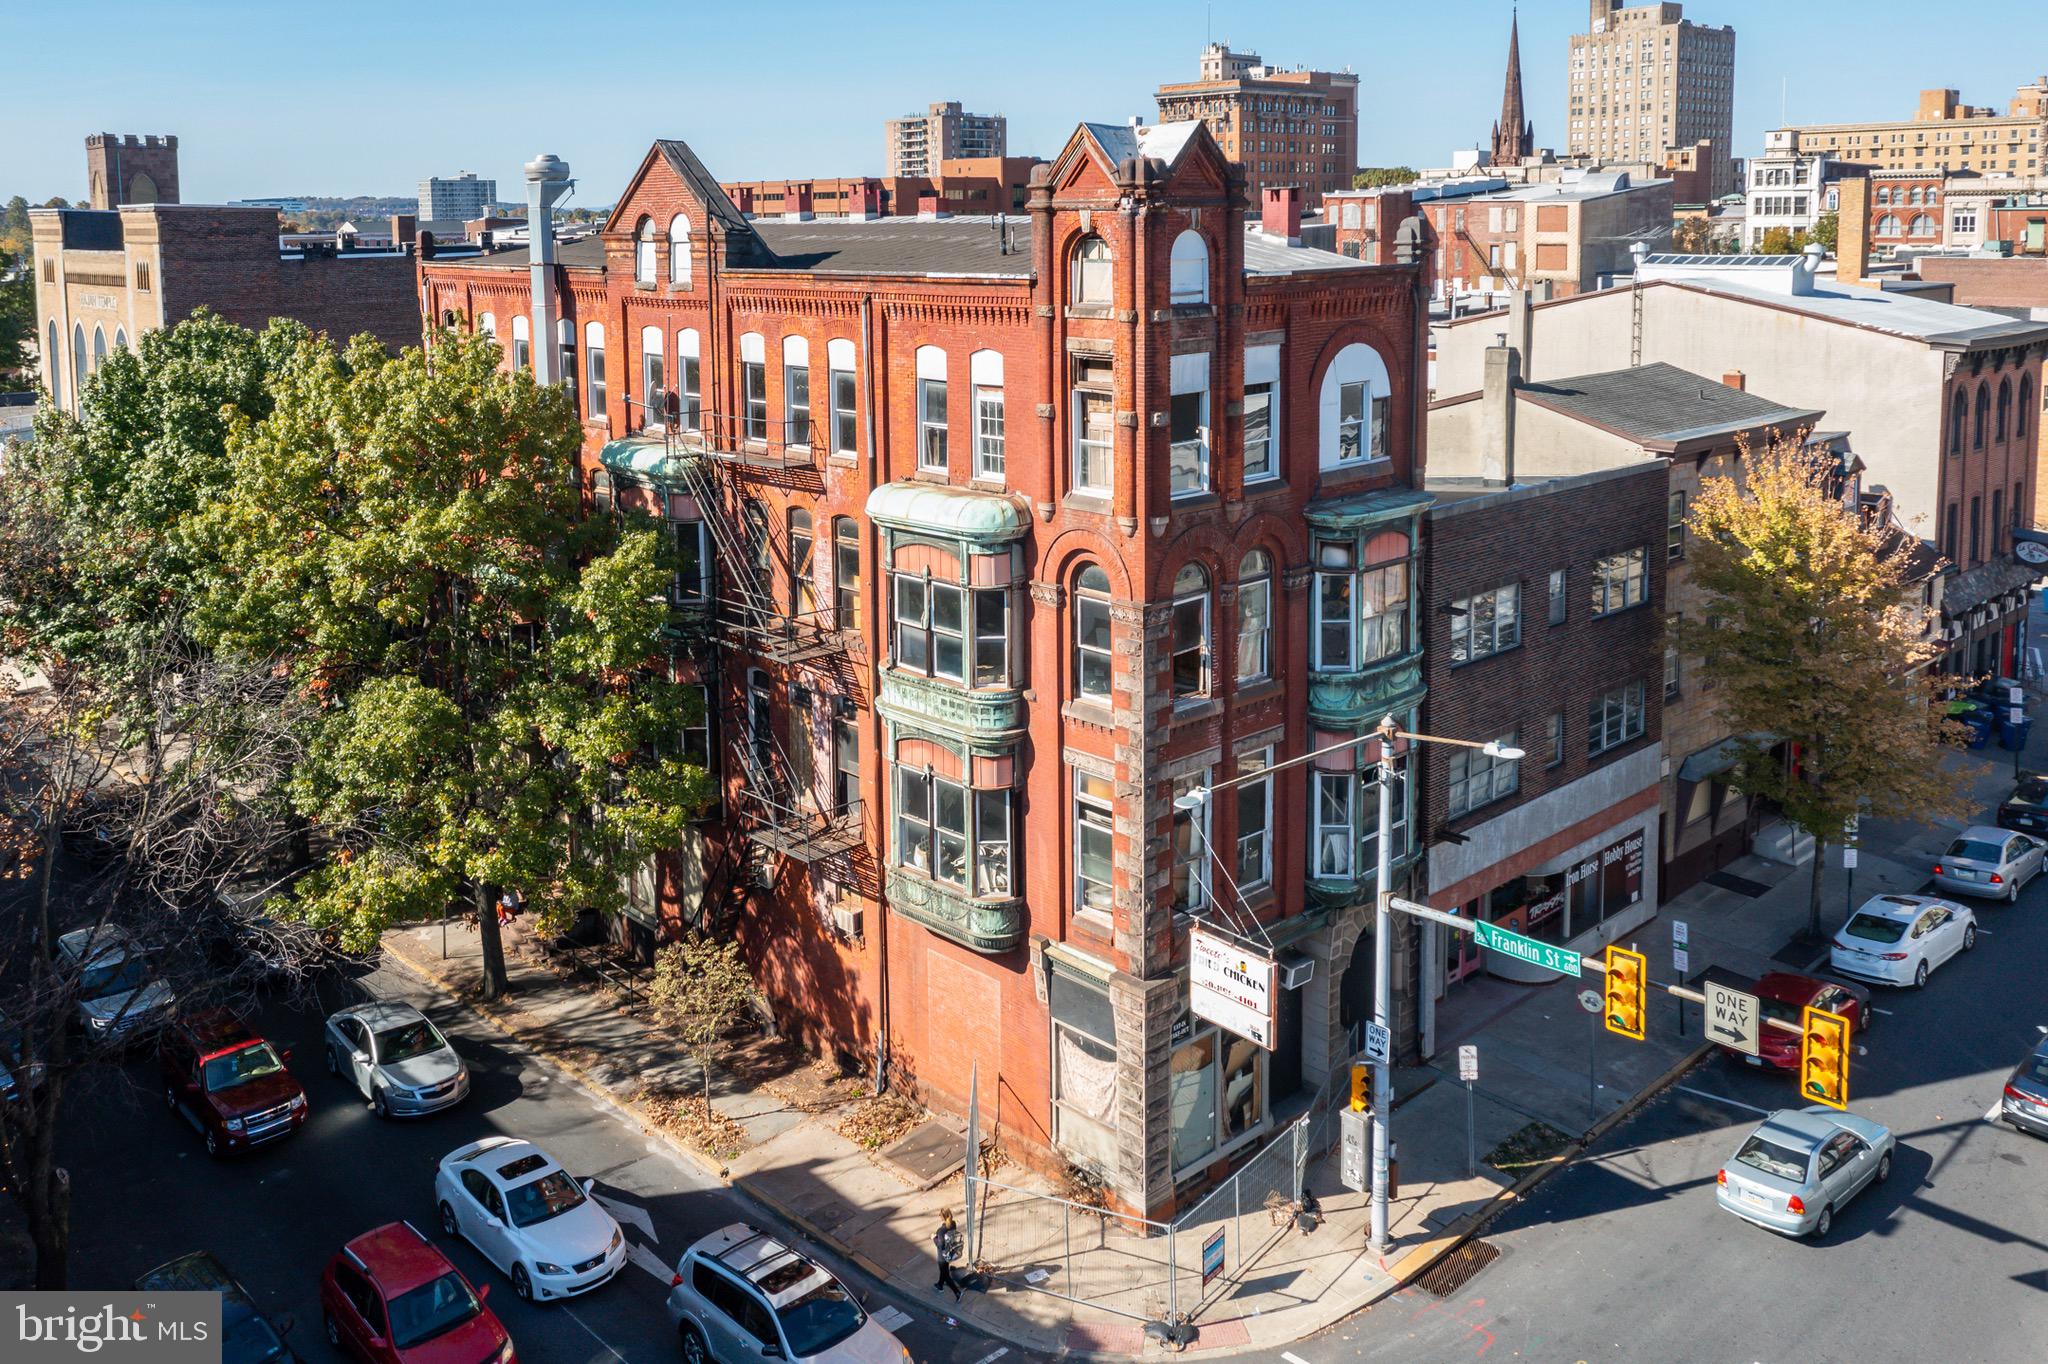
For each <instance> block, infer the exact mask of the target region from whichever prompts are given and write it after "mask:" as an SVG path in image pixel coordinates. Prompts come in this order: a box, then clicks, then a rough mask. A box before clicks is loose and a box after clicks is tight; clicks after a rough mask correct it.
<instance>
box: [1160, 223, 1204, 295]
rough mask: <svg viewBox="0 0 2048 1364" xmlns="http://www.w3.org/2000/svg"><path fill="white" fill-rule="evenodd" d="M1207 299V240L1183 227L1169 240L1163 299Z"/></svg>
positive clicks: (1194, 231)
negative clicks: (1170, 245) (1165, 292)
mask: <svg viewBox="0 0 2048 1364" xmlns="http://www.w3.org/2000/svg"><path fill="white" fill-rule="evenodd" d="M1208 301H1209V243H1208V242H1207V241H1205V240H1204V239H1203V237H1202V234H1201V233H1199V232H1197V231H1196V230H1195V229H1193V228H1187V229H1186V230H1184V231H1183V232H1182V233H1181V234H1180V235H1179V236H1178V237H1175V238H1174V239H1173V249H1172V251H1171V252H1170V253H1169V254H1168V256H1167V302H1168V303H1172V304H1196V303H1207V302H1208Z"/></svg>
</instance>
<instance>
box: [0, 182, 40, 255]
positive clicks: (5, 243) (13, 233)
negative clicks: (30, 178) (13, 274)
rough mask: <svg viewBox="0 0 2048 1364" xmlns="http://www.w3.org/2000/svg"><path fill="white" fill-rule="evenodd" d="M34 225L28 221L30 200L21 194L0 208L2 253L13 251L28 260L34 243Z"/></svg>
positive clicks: (0, 247)
mask: <svg viewBox="0 0 2048 1364" xmlns="http://www.w3.org/2000/svg"><path fill="white" fill-rule="evenodd" d="M34 240H35V229H34V225H33V224H32V223H30V222H29V220H28V200H26V199H24V198H22V197H21V196H20V195H19V194H17V195H15V196H14V197H13V198H11V199H9V200H8V201H7V205H6V207H4V208H0V251H12V252H13V253H14V254H15V255H17V256H21V257H23V258H26V257H27V256H28V254H29V247H30V246H31V245H32V244H33V243H34Z"/></svg>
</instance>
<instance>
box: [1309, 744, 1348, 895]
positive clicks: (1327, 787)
mask: <svg viewBox="0 0 2048 1364" xmlns="http://www.w3.org/2000/svg"><path fill="white" fill-rule="evenodd" d="M1326 814H1327V815H1332V816H1341V819H1340V818H1326V817H1325V816H1326ZM1308 815H1309V841H1308V846H1309V872H1308V874H1309V875H1310V876H1311V877H1314V878H1315V879H1317V880H1320V881H1348V880H1351V879H1352V878H1353V877H1355V876H1356V875H1357V871H1356V868H1357V866H1358V774H1357V773H1356V772H1353V771H1350V770H1348V769H1347V770H1345V771H1342V772H1325V771H1323V770H1321V769H1320V768H1318V769H1314V770H1312V771H1311V772H1310V774H1309V783H1308Z"/></svg>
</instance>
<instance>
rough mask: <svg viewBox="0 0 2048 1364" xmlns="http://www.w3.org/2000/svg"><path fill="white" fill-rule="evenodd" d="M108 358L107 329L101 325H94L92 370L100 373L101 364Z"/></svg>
mask: <svg viewBox="0 0 2048 1364" xmlns="http://www.w3.org/2000/svg"><path fill="white" fill-rule="evenodd" d="M106 359H107V333H106V330H105V329H104V328H101V327H94V328H93V329H92V372H93V373H94V374H98V373H99V372H100V366H101V365H102V364H104V363H106Z"/></svg>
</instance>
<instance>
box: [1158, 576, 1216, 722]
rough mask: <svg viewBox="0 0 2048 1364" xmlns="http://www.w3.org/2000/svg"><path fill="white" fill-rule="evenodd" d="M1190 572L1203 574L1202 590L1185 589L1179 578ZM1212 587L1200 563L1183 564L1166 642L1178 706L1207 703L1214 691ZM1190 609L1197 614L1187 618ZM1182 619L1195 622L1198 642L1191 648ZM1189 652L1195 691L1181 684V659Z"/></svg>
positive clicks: (1175, 589) (1175, 586)
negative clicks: (1193, 665)
mask: <svg viewBox="0 0 2048 1364" xmlns="http://www.w3.org/2000/svg"><path fill="white" fill-rule="evenodd" d="M1189 569H1193V570H1194V571H1195V572H1196V573H1199V574H1201V576H1202V585H1201V587H1200V588H1199V589H1196V588H1193V587H1187V588H1183V587H1182V586H1181V583H1180V577H1181V575H1182V574H1185V573H1186V572H1187V571H1188V570H1189ZM1211 588H1212V584H1211V583H1210V581H1209V574H1208V571H1207V570H1206V569H1203V568H1202V567H1201V566H1200V565H1198V564H1186V565H1183V566H1182V567H1181V569H1180V572H1179V573H1176V574H1175V575H1174V595H1173V618H1172V626H1171V629H1172V633H1171V634H1170V635H1169V637H1168V639H1167V652H1168V655H1169V663H1170V675H1171V683H1170V685H1171V686H1172V688H1173V699H1174V703H1175V704H1176V705H1178V704H1185V703H1191V702H1195V701H1202V700H1206V699H1207V698H1208V697H1209V696H1210V694H1211V693H1212V692H1213V691H1214V686H1215V684H1214V672H1215V667H1214V658H1215V649H1214V639H1213V637H1212V635H1211V633H1210V628H1209V626H1210V618H1209V596H1210V592H1211ZM1189 607H1192V608H1195V609H1194V611H1193V612H1192V614H1191V615H1184V608H1189ZM1183 619H1193V620H1194V621H1195V622H1196V631H1197V639H1196V642H1195V646H1194V647H1193V648H1192V649H1189V648H1184V647H1182V644H1181V637H1180V627H1181V621H1182V620H1183ZM1186 653H1193V654H1195V655H1196V673H1197V677H1196V685H1195V686H1194V688H1193V689H1191V690H1187V691H1183V690H1181V685H1180V660H1181V656H1182V655H1183V654H1186Z"/></svg>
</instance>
